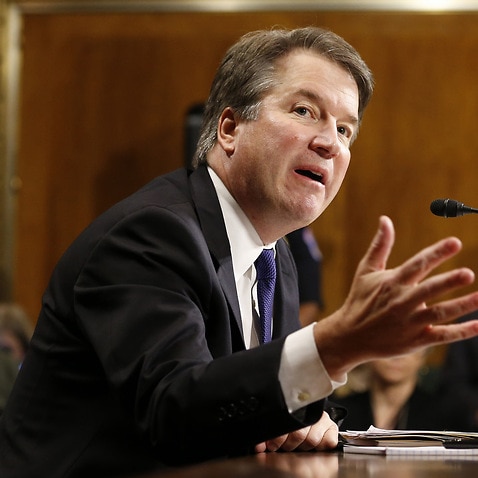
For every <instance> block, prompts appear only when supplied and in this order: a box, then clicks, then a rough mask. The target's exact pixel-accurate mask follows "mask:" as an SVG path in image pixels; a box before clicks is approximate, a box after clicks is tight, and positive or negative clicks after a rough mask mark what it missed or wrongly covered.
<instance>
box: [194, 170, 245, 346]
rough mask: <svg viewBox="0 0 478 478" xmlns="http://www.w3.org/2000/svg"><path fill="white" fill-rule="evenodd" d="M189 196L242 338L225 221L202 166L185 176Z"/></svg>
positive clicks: (207, 174) (210, 182)
mask: <svg viewBox="0 0 478 478" xmlns="http://www.w3.org/2000/svg"><path fill="white" fill-rule="evenodd" d="M189 181H190V188H191V196H192V198H193V202H194V205H195V207H196V212H197V215H198V218H199V222H200V224H201V228H202V231H203V233H204V238H205V239H206V243H207V245H208V247H209V251H210V252H211V256H212V258H213V261H214V263H215V266H216V271H217V275H218V278H219V280H220V282H221V286H222V289H223V291H224V295H225V296H226V299H227V301H228V303H229V306H230V309H231V311H232V314H233V316H234V320H235V323H236V325H237V327H238V329H239V332H240V335H241V337H242V338H243V330H242V320H241V312H240V308H239V301H238V298H237V291H236V283H235V280H234V270H233V268H232V257H231V250H230V246H229V239H228V237H227V232H226V225H225V224H224V219H223V216H222V211H221V207H220V205H219V200H218V198H217V195H216V191H215V189H214V185H213V183H212V180H211V178H210V176H209V173H208V171H207V168H206V166H200V167H199V168H197V169H196V170H195V171H193V172H191V174H190V176H189Z"/></svg>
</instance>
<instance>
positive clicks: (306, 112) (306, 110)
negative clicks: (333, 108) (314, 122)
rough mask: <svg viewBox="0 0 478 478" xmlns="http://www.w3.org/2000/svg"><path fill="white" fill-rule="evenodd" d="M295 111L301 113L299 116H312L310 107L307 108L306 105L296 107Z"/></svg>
mask: <svg viewBox="0 0 478 478" xmlns="http://www.w3.org/2000/svg"><path fill="white" fill-rule="evenodd" d="M294 111H295V112H296V113H297V114H298V115H299V116H303V117H306V116H310V117H311V116H312V112H311V110H310V109H309V108H307V107H306V106H296V107H295V108H294Z"/></svg>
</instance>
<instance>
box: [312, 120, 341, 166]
mask: <svg viewBox="0 0 478 478" xmlns="http://www.w3.org/2000/svg"><path fill="white" fill-rule="evenodd" d="M331 123H332V122H327V123H325V122H324V123H322V124H321V125H320V127H319V128H318V129H317V130H316V134H315V135H314V137H313V139H312V141H311V144H310V147H311V148H312V149H313V150H314V151H315V152H316V153H317V154H319V155H320V156H321V157H323V158H325V159H333V158H335V157H336V156H337V155H338V154H339V153H340V143H339V138H338V135H337V128H336V126H335V123H334V124H331Z"/></svg>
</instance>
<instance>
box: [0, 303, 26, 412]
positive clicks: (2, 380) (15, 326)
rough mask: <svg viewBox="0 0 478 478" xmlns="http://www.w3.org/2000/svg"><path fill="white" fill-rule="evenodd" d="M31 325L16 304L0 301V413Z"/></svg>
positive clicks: (20, 362) (22, 354)
mask: <svg viewBox="0 0 478 478" xmlns="http://www.w3.org/2000/svg"><path fill="white" fill-rule="evenodd" d="M32 332H33V325H32V323H31V322H30V319H29V317H28V316H27V314H26V313H25V312H24V310H23V309H22V308H21V307H20V306H19V305H17V304H11V303H0V414H2V413H3V409H4V407H5V404H6V402H7V399H8V397H9V395H10V391H11V389H12V387H13V383H14V382H15V379H16V377H17V373H18V369H19V367H20V365H21V364H22V362H23V358H24V356H25V353H26V351H27V349H28V345H29V343H30V338H31V336H32Z"/></svg>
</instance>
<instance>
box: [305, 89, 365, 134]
mask: <svg viewBox="0 0 478 478" xmlns="http://www.w3.org/2000/svg"><path fill="white" fill-rule="evenodd" d="M296 94H297V95H300V96H304V97H306V98H308V99H309V100H311V101H313V102H315V103H320V102H321V101H322V97H321V96H320V95H318V94H317V93H314V92H313V91H310V90H306V89H303V88H300V89H299V90H298V91H297V92H296ZM346 119H347V121H348V122H350V123H351V124H352V125H353V126H354V127H355V128H356V129H357V130H358V127H359V124H360V121H359V119H358V117H357V116H355V115H347V118H346Z"/></svg>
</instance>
